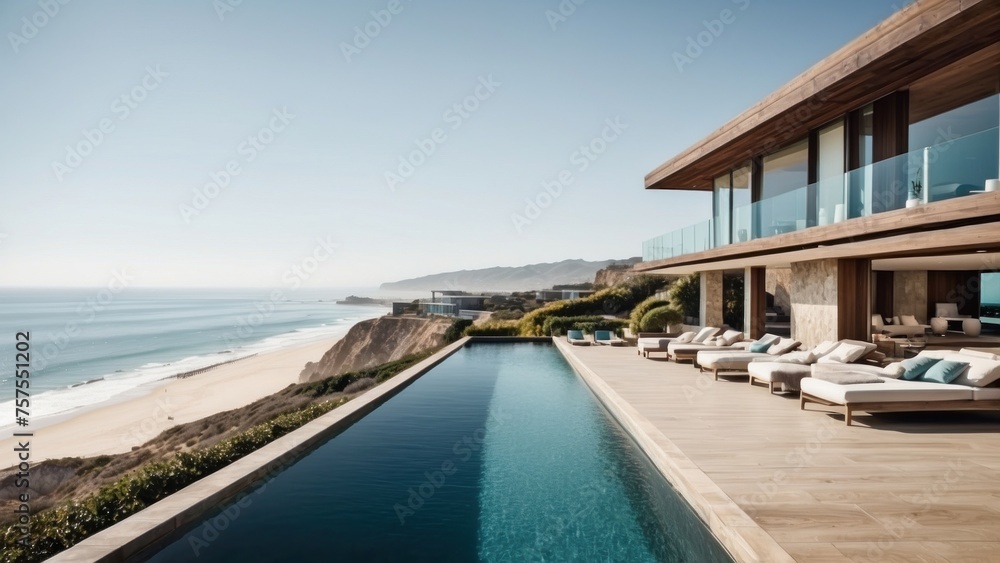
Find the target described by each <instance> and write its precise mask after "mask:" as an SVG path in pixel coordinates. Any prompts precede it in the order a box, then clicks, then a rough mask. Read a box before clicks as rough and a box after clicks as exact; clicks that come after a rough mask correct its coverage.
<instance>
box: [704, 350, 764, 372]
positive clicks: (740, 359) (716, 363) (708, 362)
mask: <svg viewBox="0 0 1000 563" xmlns="http://www.w3.org/2000/svg"><path fill="white" fill-rule="evenodd" d="M769 357H770V356H768V355H767V354H765V353H759V354H756V353H753V352H746V351H743V350H736V351H728V352H722V351H718V350H703V351H701V352H698V365H700V366H701V367H703V368H706V369H725V370H745V369H747V366H748V365H749V364H750V363H751V362H753V361H754V360H755V359H757V358H769Z"/></svg>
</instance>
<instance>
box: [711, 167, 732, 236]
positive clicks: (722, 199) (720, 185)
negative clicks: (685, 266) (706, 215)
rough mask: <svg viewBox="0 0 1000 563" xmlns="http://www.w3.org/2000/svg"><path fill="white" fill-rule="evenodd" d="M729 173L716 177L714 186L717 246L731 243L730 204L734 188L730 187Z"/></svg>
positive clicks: (713, 205) (713, 204) (713, 203)
mask: <svg viewBox="0 0 1000 563" xmlns="http://www.w3.org/2000/svg"><path fill="white" fill-rule="evenodd" d="M729 182H730V178H729V174H724V175H722V176H719V177H718V178H716V179H715V183H714V186H713V194H712V196H713V201H712V208H713V209H714V217H713V218H714V219H715V246H723V245H726V244H729V243H730V236H729V234H730V233H731V232H732V224H731V223H730V213H729V205H730V198H731V193H732V189H731V188H730V187H729Z"/></svg>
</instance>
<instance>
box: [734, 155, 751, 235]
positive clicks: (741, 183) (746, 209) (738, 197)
mask: <svg viewBox="0 0 1000 563" xmlns="http://www.w3.org/2000/svg"><path fill="white" fill-rule="evenodd" d="M732 201H733V233H732V237H733V241H735V242H742V241H746V240H750V233H751V229H750V216H751V191H750V165H749V164H746V165H744V166H741V167H740V168H737V169H736V170H733V191H732Z"/></svg>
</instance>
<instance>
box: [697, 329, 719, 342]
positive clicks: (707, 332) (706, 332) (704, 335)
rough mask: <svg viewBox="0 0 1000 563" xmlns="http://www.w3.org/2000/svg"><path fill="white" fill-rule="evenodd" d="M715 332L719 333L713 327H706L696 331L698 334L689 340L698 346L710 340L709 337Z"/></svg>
mask: <svg viewBox="0 0 1000 563" xmlns="http://www.w3.org/2000/svg"><path fill="white" fill-rule="evenodd" d="M716 332H719V329H718V328H716V327H714V326H706V327H705V328H703V329H701V330H699V331H698V334H697V335H695V337H694V339H693V340H691V342H692V343H694V344H700V343H702V342H704V341H706V340H708V339H709V338H711V336H712V335H713V334H715V333H716Z"/></svg>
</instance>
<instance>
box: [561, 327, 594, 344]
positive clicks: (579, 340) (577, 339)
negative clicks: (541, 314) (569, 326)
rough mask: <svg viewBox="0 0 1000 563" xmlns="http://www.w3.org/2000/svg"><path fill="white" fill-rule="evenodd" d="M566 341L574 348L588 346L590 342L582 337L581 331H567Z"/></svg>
mask: <svg viewBox="0 0 1000 563" xmlns="http://www.w3.org/2000/svg"><path fill="white" fill-rule="evenodd" d="M566 340H567V341H569V343H570V344H573V345H574V346H590V341H589V340H587V339H586V338H584V337H583V331H582V330H567V331H566Z"/></svg>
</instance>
